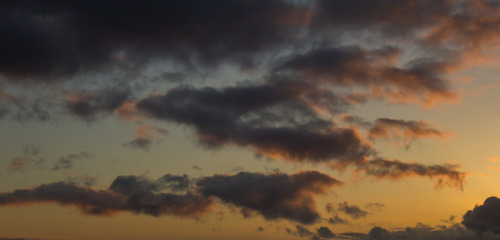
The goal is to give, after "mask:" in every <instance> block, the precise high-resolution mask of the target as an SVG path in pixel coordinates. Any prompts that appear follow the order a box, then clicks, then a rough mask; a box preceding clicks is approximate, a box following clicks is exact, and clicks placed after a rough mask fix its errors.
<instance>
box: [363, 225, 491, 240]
mask: <svg viewBox="0 0 500 240" xmlns="http://www.w3.org/2000/svg"><path fill="white" fill-rule="evenodd" d="M361 239H366V240H396V239H412V240H417V239H425V240H476V239H484V240H498V239H500V236H498V235H494V234H491V233H485V234H482V235H478V234H477V233H476V232H474V231H471V230H468V229H466V228H464V227H463V226H461V225H459V224H454V225H451V226H449V227H446V226H439V227H430V226H427V225H425V224H422V223H418V224H417V225H416V226H415V227H406V228H404V229H402V230H393V231H390V230H387V229H385V228H382V227H374V228H372V229H371V230H370V232H369V233H368V235H367V236H366V237H363V238H361Z"/></svg>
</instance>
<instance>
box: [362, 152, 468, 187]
mask: <svg viewBox="0 0 500 240" xmlns="http://www.w3.org/2000/svg"><path fill="white" fill-rule="evenodd" d="M457 167H458V166H456V165H452V164H443V165H438V164H434V165H424V164H420V163H405V162H402V161H399V160H387V159H381V158H377V159H374V160H370V161H366V162H364V163H362V164H360V165H358V168H357V169H356V170H355V171H356V172H361V173H364V174H365V175H366V176H371V177H374V178H375V179H393V180H397V179H401V178H405V177H412V176H417V177H428V178H431V179H437V181H436V187H443V186H450V187H456V188H462V187H463V184H464V182H465V177H466V174H465V173H464V172H460V171H458V170H457Z"/></svg>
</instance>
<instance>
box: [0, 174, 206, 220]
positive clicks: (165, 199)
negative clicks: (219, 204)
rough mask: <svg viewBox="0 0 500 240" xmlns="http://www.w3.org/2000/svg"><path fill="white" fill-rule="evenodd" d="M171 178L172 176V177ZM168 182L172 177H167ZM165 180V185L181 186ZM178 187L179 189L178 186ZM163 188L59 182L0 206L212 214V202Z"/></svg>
mask: <svg viewBox="0 0 500 240" xmlns="http://www.w3.org/2000/svg"><path fill="white" fill-rule="evenodd" d="M170 177H171V176H170ZM167 178H168V177H167ZM177 180H178V179H174V180H172V179H170V178H168V179H163V180H162V181H163V182H178V181H177ZM174 186H177V185H175V184H174ZM161 188H162V187H161V186H158V184H156V183H154V182H150V181H147V180H144V179H139V178H137V177H134V176H122V177H117V178H116V179H115V180H114V181H113V183H112V184H111V186H110V188H109V189H106V190H96V189H93V188H88V187H79V186H77V185H74V184H73V183H66V182H56V183H51V184H43V185H40V186H38V187H34V188H31V189H20V190H15V191H13V192H7V193H1V194H0V205H1V206H7V205H18V204H32V203H47V202H50V203H57V204H60V205H72V206H76V207H77V208H79V209H80V210H81V211H82V212H84V213H86V214H91V215H110V214H113V213H115V212H122V211H128V212H133V213H138V214H139V213H143V214H148V215H152V216H162V215H174V216H179V217H198V216H201V215H203V214H205V213H208V212H209V211H210V210H211V208H212V201H211V200H209V199H207V198H204V197H202V196H200V195H197V194H191V193H186V194H183V195H177V194H171V193H163V192H158V190H159V189H161Z"/></svg>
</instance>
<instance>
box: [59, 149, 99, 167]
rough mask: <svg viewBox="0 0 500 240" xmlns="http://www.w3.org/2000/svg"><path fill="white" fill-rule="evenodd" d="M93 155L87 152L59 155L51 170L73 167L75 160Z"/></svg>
mask: <svg viewBox="0 0 500 240" xmlns="http://www.w3.org/2000/svg"><path fill="white" fill-rule="evenodd" d="M93 157H94V155H92V154H91V153H88V152H79V153H72V154H69V155H68V156H64V157H60V158H59V159H57V162H56V164H55V165H54V167H53V168H52V170H53V171H56V170H61V169H70V168H71V167H73V164H74V162H75V160H81V159H88V158H93Z"/></svg>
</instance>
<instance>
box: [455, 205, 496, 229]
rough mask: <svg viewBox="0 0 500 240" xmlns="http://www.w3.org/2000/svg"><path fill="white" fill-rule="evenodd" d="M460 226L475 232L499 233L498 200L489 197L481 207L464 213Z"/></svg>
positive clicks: (477, 206) (478, 206)
mask: <svg viewBox="0 0 500 240" xmlns="http://www.w3.org/2000/svg"><path fill="white" fill-rule="evenodd" d="M462 224H463V225H464V226H465V227H466V228H467V229H470V230H473V231H476V232H486V231H491V232H493V233H496V234H498V233H500V199H499V198H497V197H489V198H487V199H486V200H484V203H483V204H482V205H476V206H475V207H474V209H472V210H469V211H467V212H466V213H465V215H464V216H463V221H462Z"/></svg>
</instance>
